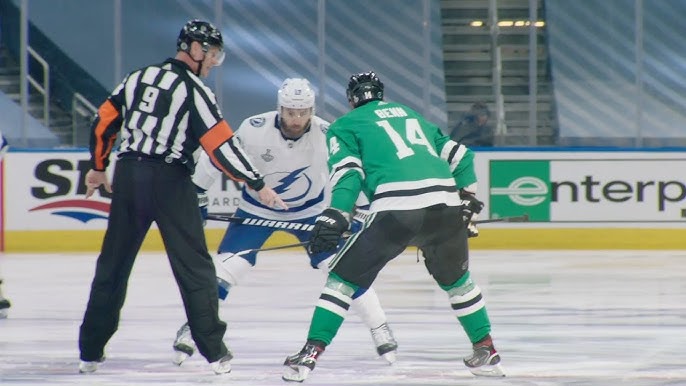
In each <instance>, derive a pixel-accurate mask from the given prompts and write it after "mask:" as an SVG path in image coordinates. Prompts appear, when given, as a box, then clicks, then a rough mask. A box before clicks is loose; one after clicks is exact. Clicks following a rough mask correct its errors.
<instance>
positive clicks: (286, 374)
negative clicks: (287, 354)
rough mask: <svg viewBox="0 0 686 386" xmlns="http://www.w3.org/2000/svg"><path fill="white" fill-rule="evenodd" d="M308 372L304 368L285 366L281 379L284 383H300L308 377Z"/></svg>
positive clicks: (307, 369) (306, 368) (308, 370)
mask: <svg viewBox="0 0 686 386" xmlns="http://www.w3.org/2000/svg"><path fill="white" fill-rule="evenodd" d="M310 371H312V370H310V369H309V368H308V367H305V366H286V369H285V370H284V371H283V375H282V376H281V379H283V380H284V381H286V382H302V381H304V380H305V379H307V376H308V375H310Z"/></svg>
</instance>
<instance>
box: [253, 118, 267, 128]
mask: <svg viewBox="0 0 686 386" xmlns="http://www.w3.org/2000/svg"><path fill="white" fill-rule="evenodd" d="M264 122H265V119H264V117H257V118H250V125H251V126H252V127H262V126H264Z"/></svg>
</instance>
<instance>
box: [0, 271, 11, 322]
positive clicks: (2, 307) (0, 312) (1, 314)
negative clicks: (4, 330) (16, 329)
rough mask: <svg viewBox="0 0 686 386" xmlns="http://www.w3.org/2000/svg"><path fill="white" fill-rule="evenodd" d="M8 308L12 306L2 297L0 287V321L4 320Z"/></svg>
mask: <svg viewBox="0 0 686 386" xmlns="http://www.w3.org/2000/svg"><path fill="white" fill-rule="evenodd" d="M0 285H2V279H0ZM10 306H12V304H11V303H10V301H9V300H7V299H6V298H5V297H4V296H2V288H1V287H0V319H5V318H6V317H7V314H8V311H9V308H10Z"/></svg>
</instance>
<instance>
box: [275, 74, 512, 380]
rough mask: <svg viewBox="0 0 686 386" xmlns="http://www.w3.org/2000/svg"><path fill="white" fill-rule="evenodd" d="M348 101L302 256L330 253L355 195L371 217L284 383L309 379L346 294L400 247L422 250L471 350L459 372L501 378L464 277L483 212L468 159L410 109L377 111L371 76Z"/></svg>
mask: <svg viewBox="0 0 686 386" xmlns="http://www.w3.org/2000/svg"><path fill="white" fill-rule="evenodd" d="M346 94H347V97H348V101H349V102H350V105H351V107H352V108H353V109H352V110H351V111H350V112H349V113H347V114H345V115H343V116H342V117H340V118H339V119H337V120H336V121H335V122H334V123H333V124H331V126H330V127H329V131H328V132H327V146H328V149H329V172H330V178H331V183H332V199H331V206H330V207H329V208H328V209H326V210H325V211H324V212H323V213H322V215H321V216H319V218H318V219H317V221H316V223H315V227H314V229H313V231H312V236H311V238H310V243H309V245H308V248H309V249H310V250H311V251H312V252H320V251H333V250H334V249H335V248H336V246H337V243H338V241H339V240H340V238H341V235H342V234H343V233H344V232H345V231H347V230H348V228H349V225H350V213H351V211H352V210H353V207H354V205H355V201H356V199H357V197H358V194H359V193H360V192H363V193H364V194H365V195H366V196H367V198H368V199H369V201H370V203H371V206H370V216H369V218H368V219H367V220H366V221H365V223H364V225H363V227H362V230H361V231H360V232H358V233H355V234H354V235H353V236H352V237H350V238H349V239H348V241H347V242H346V244H345V246H344V247H343V248H342V249H340V250H339V252H338V254H337V255H336V256H335V257H334V258H333V260H332V261H331V263H330V268H331V270H330V273H329V277H328V279H327V281H326V284H325V286H324V290H323V291H322V294H321V296H320V297H319V300H318V302H317V306H316V308H315V310H314V314H313V316H312V321H311V323H310V329H309V333H308V336H307V342H306V344H305V346H304V347H303V348H302V350H301V351H300V352H298V353H296V354H294V355H291V356H289V357H287V358H286V360H285V362H284V366H285V367H286V368H285V370H284V374H283V379H284V380H286V381H296V382H302V381H303V380H305V379H306V378H307V376H308V374H309V373H310V371H312V369H314V367H315V364H316V362H317V358H318V357H319V355H321V353H323V352H324V348H325V347H326V346H327V345H329V344H330V343H331V341H332V340H333V338H334V336H335V335H336V333H337V332H338V329H339V328H340V326H341V324H343V320H344V319H345V315H346V312H347V310H348V308H349V307H350V303H351V301H352V300H351V296H352V294H353V293H354V292H355V291H356V290H357V288H359V287H364V288H368V287H370V286H371V284H372V282H373V281H374V279H375V278H376V276H377V275H378V273H379V272H380V271H381V269H382V268H383V267H384V266H385V265H386V263H388V262H389V261H390V260H392V259H394V258H395V257H396V256H398V255H399V254H400V253H402V252H403V251H404V250H405V248H407V247H408V246H416V247H417V248H419V250H421V251H422V254H423V255H424V259H425V265H426V268H427V270H428V271H429V273H431V275H432V276H433V278H434V279H435V280H436V282H437V283H438V285H439V286H440V287H441V288H442V289H443V290H444V291H445V292H446V293H447V295H448V298H449V301H450V306H451V307H452V309H453V310H454V312H455V315H456V316H457V319H458V320H459V322H460V324H461V325H462V328H463V329H464V331H465V333H466V334H467V336H468V337H469V340H470V341H471V342H472V344H473V352H472V354H471V355H470V356H468V357H467V358H465V359H464V364H465V365H466V366H467V367H468V368H469V370H470V371H471V372H472V373H473V374H475V375H482V376H498V377H499V376H504V373H503V371H502V368H501V367H500V356H499V354H498V352H497V351H496V350H495V348H494V345H493V340H492V339H491V335H490V332H491V324H490V321H489V318H488V314H487V313H486V308H485V304H484V300H483V298H482V296H481V290H480V289H479V287H478V286H477V285H476V284H475V283H474V282H473V281H472V279H471V278H470V275H469V270H468V265H469V264H468V263H469V253H468V246H467V238H468V236H469V234H470V231H469V230H468V227H469V226H470V224H471V221H473V220H474V218H475V216H476V215H477V214H478V213H479V212H480V211H481V209H482V208H483V203H482V202H480V201H479V200H477V199H476V197H475V195H474V193H475V192H476V174H475V173H474V165H473V158H474V155H473V153H472V152H471V151H470V150H469V149H467V148H466V147H465V146H463V145H460V144H458V143H457V142H454V141H452V140H451V139H450V138H449V137H448V136H445V135H443V134H442V133H441V131H440V129H439V128H438V127H437V126H436V125H434V124H432V123H430V122H428V121H426V120H425V119H424V118H423V117H422V116H421V115H420V114H418V113H417V112H415V111H413V110H412V109H410V108H409V107H407V106H405V105H402V104H400V103H394V102H385V101H384V100H383V97H384V87H383V83H381V81H380V80H379V78H378V77H377V76H376V74H375V73H373V72H368V73H361V74H356V75H353V76H352V77H351V78H350V82H349V84H348V88H347V90H346Z"/></svg>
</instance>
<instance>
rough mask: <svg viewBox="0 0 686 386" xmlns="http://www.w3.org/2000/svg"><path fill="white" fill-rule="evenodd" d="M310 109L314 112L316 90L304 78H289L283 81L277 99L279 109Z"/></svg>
mask: <svg viewBox="0 0 686 386" xmlns="http://www.w3.org/2000/svg"><path fill="white" fill-rule="evenodd" d="M282 107H286V108H290V109H309V108H312V110H313V112H314V90H313V89H312V86H310V82H308V81H307V79H304V78H288V79H286V80H284V81H283V83H282V84H281V88H280V89H279V94H278V97H277V108H278V110H279V111H281V108H282Z"/></svg>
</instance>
